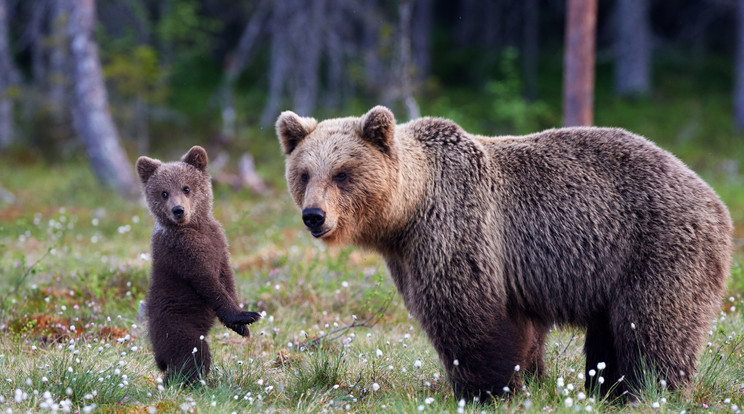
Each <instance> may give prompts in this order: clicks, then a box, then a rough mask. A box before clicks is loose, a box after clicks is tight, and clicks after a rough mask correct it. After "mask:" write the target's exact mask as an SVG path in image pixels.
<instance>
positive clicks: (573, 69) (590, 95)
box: [563, 0, 597, 126]
mask: <svg viewBox="0 0 744 414" xmlns="http://www.w3.org/2000/svg"><path fill="white" fill-rule="evenodd" d="M567 14H568V17H567V19H566V39H565V50H564V60H563V123H564V125H565V126H580V125H584V126H586V125H591V124H592V123H593V118H594V112H593V106H594V62H595V54H594V53H595V52H594V44H595V36H596V26H597V0H568V10H567Z"/></svg>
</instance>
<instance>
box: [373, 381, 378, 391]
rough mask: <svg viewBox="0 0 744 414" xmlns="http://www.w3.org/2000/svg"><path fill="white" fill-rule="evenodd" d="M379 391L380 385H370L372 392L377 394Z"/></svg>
mask: <svg viewBox="0 0 744 414" xmlns="http://www.w3.org/2000/svg"><path fill="white" fill-rule="evenodd" d="M379 390H380V384H378V383H376V382H375V383H374V384H372V391H375V392H377V391H379Z"/></svg>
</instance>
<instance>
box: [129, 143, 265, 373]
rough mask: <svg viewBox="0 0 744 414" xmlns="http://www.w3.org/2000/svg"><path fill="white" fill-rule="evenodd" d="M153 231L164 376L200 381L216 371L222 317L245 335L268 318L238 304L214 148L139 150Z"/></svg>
mask: <svg viewBox="0 0 744 414" xmlns="http://www.w3.org/2000/svg"><path fill="white" fill-rule="evenodd" d="M137 173H138V174H139V177H140V179H141V180H142V184H143V186H144V192H145V198H146V200H147V205H148V208H149V210H150V213H151V214H152V216H153V217H154V218H155V228H154V230H153V232H152V241H151V243H152V276H151V279H150V289H149V292H148V294H147V317H148V331H149V336H150V341H151V343H152V349H153V353H154V354H155V362H156V363H157V366H158V368H159V369H160V370H161V371H163V372H165V382H166V383H172V382H174V380H185V381H186V382H188V383H193V382H195V381H196V380H198V379H199V378H200V377H203V376H206V375H207V373H209V368H210V366H211V355H210V353H209V346H208V345H207V342H206V341H205V340H204V337H205V336H206V335H207V333H208V332H209V329H210V328H211V327H212V325H213V324H214V320H215V317H217V318H218V319H219V320H220V322H222V323H223V324H224V325H225V326H227V327H228V328H230V329H232V330H233V331H235V332H237V333H238V334H239V335H241V336H245V337H248V336H250V332H249V330H248V327H247V326H246V325H248V324H251V323H253V322H256V321H257V320H259V319H260V318H261V314H260V313H258V312H245V311H243V310H241V309H240V306H239V305H238V297H237V293H236V291H235V281H234V278H233V272H232V269H231V268H230V262H229V252H228V250H227V239H226V238H225V233H224V231H223V230H222V226H221V225H220V223H219V222H217V221H216V220H215V219H214V217H213V216H212V184H211V177H210V175H209V173H208V172H207V152H206V151H205V150H204V148H202V147H199V146H194V147H192V148H191V150H189V152H188V153H186V155H184V156H183V158H182V159H181V161H177V162H169V163H162V162H161V161H159V160H156V159H152V158H148V157H140V158H139V159H138V160H137Z"/></svg>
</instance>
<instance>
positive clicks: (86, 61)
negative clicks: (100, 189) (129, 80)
mask: <svg viewBox="0 0 744 414" xmlns="http://www.w3.org/2000/svg"><path fill="white" fill-rule="evenodd" d="M65 1H66V6H67V10H68V11H69V15H70V17H69V22H68V25H67V31H68V34H69V38H70V46H71V47H70V50H71V58H72V64H71V70H72V76H71V79H72V81H73V84H74V97H73V104H72V117H73V121H74V125H75V130H76V131H77V135H78V137H79V138H80V140H81V141H82V143H83V145H84V146H85V148H86V150H87V152H88V157H89V158H90V164H91V168H92V170H93V172H94V174H95V175H96V177H98V179H99V180H100V181H101V182H102V183H103V184H104V185H106V186H108V187H110V188H112V189H114V190H116V191H118V192H119V193H121V194H122V195H124V196H135V195H137V194H139V188H138V187H139V186H138V185H137V182H136V181H135V179H134V174H133V172H132V170H133V166H132V164H131V163H130V162H129V160H128V159H127V154H126V152H125V151H124V149H123V148H122V146H121V145H120V143H119V136H118V133H117V131H116V127H115V126H114V122H113V120H112V118H111V113H110V112H109V107H108V97H107V94H106V87H105V85H104V82H103V74H102V71H101V62H100V60H99V58H98V47H97V45H96V43H95V41H94V40H93V26H94V24H95V16H96V11H95V6H96V4H95V1H94V0H65Z"/></svg>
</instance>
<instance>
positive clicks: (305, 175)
mask: <svg viewBox="0 0 744 414" xmlns="http://www.w3.org/2000/svg"><path fill="white" fill-rule="evenodd" d="M300 181H302V182H303V183H306V182H308V181H310V175H308V173H302V174H301V175H300Z"/></svg>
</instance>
